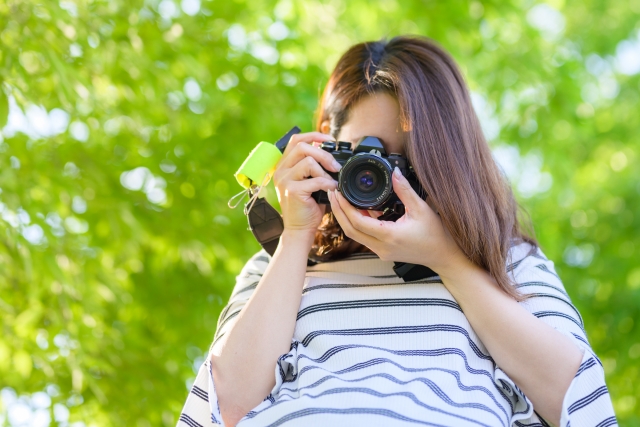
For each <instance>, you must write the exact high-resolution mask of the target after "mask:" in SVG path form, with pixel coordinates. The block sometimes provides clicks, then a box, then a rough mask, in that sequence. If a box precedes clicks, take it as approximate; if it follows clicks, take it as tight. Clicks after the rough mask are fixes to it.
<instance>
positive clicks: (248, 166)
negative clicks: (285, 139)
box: [234, 141, 282, 188]
mask: <svg viewBox="0 0 640 427" xmlns="http://www.w3.org/2000/svg"><path fill="white" fill-rule="evenodd" d="M281 157H282V153H281V152H280V150H279V149H278V148H277V147H276V146H275V145H273V144H271V143H269V142H264V141H262V142H261V143H259V144H258V145H256V147H255V148H254V149H253V150H251V152H250V153H249V155H248V156H247V158H246V159H245V160H244V162H243V163H242V165H240V168H239V169H238V171H237V172H236V173H235V174H234V176H235V177H236V179H237V180H238V183H239V184H240V185H242V186H243V187H244V188H249V187H250V186H251V182H252V181H253V183H255V184H258V185H260V184H262V182H263V180H264V179H265V175H267V174H269V180H270V179H271V177H272V176H273V172H274V170H275V168H276V164H277V163H278V161H279V160H280V158H281Z"/></svg>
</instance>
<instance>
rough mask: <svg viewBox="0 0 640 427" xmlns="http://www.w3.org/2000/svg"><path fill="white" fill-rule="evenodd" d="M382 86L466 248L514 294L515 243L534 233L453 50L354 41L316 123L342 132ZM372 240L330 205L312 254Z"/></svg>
mask: <svg viewBox="0 0 640 427" xmlns="http://www.w3.org/2000/svg"><path fill="white" fill-rule="evenodd" d="M377 92H386V93H389V94H391V95H392V96H394V97H395V98H396V99H397V100H398V103H399V105H400V122H401V127H402V129H404V130H405V132H407V139H406V144H407V145H406V146H405V153H406V154H407V157H408V159H409V162H410V163H411V164H412V165H413V167H414V170H415V171H416V174H417V177H418V180H419V181H420V183H421V184H422V187H423V188H424V189H425V190H426V192H427V194H428V195H429V197H430V199H431V200H432V201H433V205H434V207H435V208H436V210H437V212H438V213H439V214H440V218H441V219H442V222H443V224H444V226H445V227H446V228H447V229H448V230H449V232H450V233H451V235H452V236H453V239H454V240H455V242H456V243H457V244H458V246H459V247H460V248H461V249H462V251H463V252H464V254H465V255H466V256H467V257H468V258H469V259H470V260H471V261H473V262H474V263H475V264H476V265H478V266H480V267H482V268H484V269H485V270H486V271H488V272H489V273H490V274H491V276H493V278H494V279H495V280H496V281H497V283H498V284H499V285H500V287H501V288H502V289H503V290H504V291H505V292H507V293H508V294H509V295H511V296H512V297H514V298H516V299H518V300H520V299H521V296H520V294H519V293H518V291H517V290H516V288H515V287H513V285H512V281H511V280H510V278H509V276H508V273H507V269H506V265H507V263H508V262H510V260H507V256H508V253H509V248H510V247H511V246H512V245H513V244H516V243H519V242H522V241H526V242H529V243H531V244H532V250H534V249H535V248H536V247H537V242H536V240H535V239H534V238H533V237H531V236H529V235H528V234H527V233H526V232H525V231H524V230H523V228H522V227H521V225H520V223H519V221H518V210H519V206H518V204H517V203H516V200H515V197H514V195H513V191H512V190H511V186H510V185H509V183H508V181H507V180H506V178H505V177H504V176H503V174H502V173H501V171H500V170H499V168H498V166H497V164H496V163H495V161H494V159H493V157H492V155H491V151H490V149H489V146H488V144H487V141H486V140H485V138H484V135H483V133H482V129H481V127H480V122H479V121H478V118H477V116H476V114H475V111H474V110H473V106H472V104H471V99H470V97H469V92H468V90H467V87H466V84H465V82H464V79H463V77H462V74H461V73H460V70H459V69H458V67H457V65H456V63H455V61H454V60H453V58H451V56H450V55H449V54H448V53H447V52H445V51H444V49H443V48H441V47H440V46H438V45H437V44H436V43H435V42H433V41H432V40H430V39H428V38H426V37H421V36H398V37H394V38H392V39H391V40H389V41H387V40H385V39H383V40H380V41H373V42H365V43H360V44H357V45H355V46H352V47H351V48H350V49H349V50H348V51H347V52H346V53H344V55H342V57H341V58H340V60H339V61H338V64H337V65H336V67H335V69H334V71H333V73H332V74H331V77H330V79H329V82H328V83H327V85H326V87H325V89H324V93H323V95H322V98H321V100H320V104H319V108H318V111H317V113H316V114H317V124H316V128H317V130H318V131H319V130H320V129H321V126H322V123H323V122H325V121H328V122H329V124H330V132H331V134H332V136H334V137H335V138H337V137H338V134H339V132H340V128H341V127H342V126H343V125H344V124H345V123H346V121H347V120H348V117H349V111H350V109H351V108H352V107H353V106H354V105H355V104H356V103H357V102H358V101H360V100H361V99H362V98H363V97H365V96H367V95H369V94H372V93H377ZM359 251H367V248H366V247H364V246H363V245H360V244H358V243H357V242H353V241H351V240H350V239H349V238H348V237H346V236H345V235H344V233H343V232H342V230H341V229H340V226H339V224H338V223H337V222H336V221H335V218H334V217H333V215H332V214H331V213H330V212H328V213H326V214H325V215H324V217H323V221H322V223H321V225H320V227H319V229H318V232H317V234H316V239H315V242H314V246H313V248H312V253H311V254H310V255H311V257H312V258H315V259H317V260H320V261H326V260H329V259H339V258H342V257H344V256H346V255H348V254H350V253H353V252H359Z"/></svg>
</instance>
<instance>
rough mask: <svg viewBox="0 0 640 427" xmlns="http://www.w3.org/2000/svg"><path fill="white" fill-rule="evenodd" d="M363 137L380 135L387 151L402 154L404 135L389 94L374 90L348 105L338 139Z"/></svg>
mask: <svg viewBox="0 0 640 427" xmlns="http://www.w3.org/2000/svg"><path fill="white" fill-rule="evenodd" d="M363 136H375V137H378V138H380V139H381V140H382V141H383V145H384V147H385V150H387V153H399V154H404V136H405V134H404V132H403V131H402V128H401V126H400V106H399V105H398V101H397V100H396V99H395V98H394V97H393V96H391V95H389V94H387V93H375V94H372V95H368V96H366V97H365V98H363V99H362V100H360V101H359V102H358V103H357V104H355V105H354V106H353V107H351V109H350V110H349V116H348V119H347V121H346V123H345V124H344V125H342V127H341V128H340V133H339V135H338V140H339V141H350V142H352V143H354V144H355V143H356V142H357V141H358V140H359V139H360V138H362V137H363ZM353 148H355V145H354V146H353Z"/></svg>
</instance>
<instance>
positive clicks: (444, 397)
mask: <svg viewBox="0 0 640 427" xmlns="http://www.w3.org/2000/svg"><path fill="white" fill-rule="evenodd" d="M318 130H319V132H311V133H304V134H299V135H296V136H294V137H292V138H291V141H290V143H289V145H288V146H287V149H286V150H285V153H284V156H283V157H282V159H281V160H280V162H279V163H278V166H277V168H276V171H275V174H274V177H273V179H274V184H275V186H276V189H277V192H278V198H279V200H280V206H281V209H282V214H283V219H284V228H285V230H284V232H283V234H282V236H281V237H280V241H279V245H278V248H277V250H276V252H275V253H274V255H273V257H271V256H269V255H268V254H267V253H266V252H265V251H260V252H258V253H257V254H256V255H255V256H254V257H252V258H251V259H250V260H249V262H248V263H247V264H246V265H245V267H244V268H243V270H242V272H241V273H240V274H239V275H238V276H237V283H236V286H235V289H234V291H233V294H232V296H231V299H230V301H229V304H228V305H227V307H226V308H225V309H224V310H223V312H222V314H221V316H220V320H219V323H218V329H217V332H216V338H215V340H214V343H213V344H212V347H211V352H210V357H209V358H208V360H207V361H206V362H205V363H204V364H203V366H202V368H201V370H200V372H199V374H198V376H197V378H196V381H195V384H194V386H193V389H192V392H191V393H190V395H189V398H188V399H187V403H186V404H185V409H184V411H183V413H182V414H181V417H180V421H179V423H178V424H179V425H188V426H195V425H211V423H212V422H213V423H222V424H223V425H225V426H227V427H229V426H234V425H238V426H239V427H240V426H242V427H244V426H267V425H274V426H275V425H291V426H294V425H295V426H299V425H300V426H302V425H304V426H337V425H350V426H360V425H362V426H365V425H366V426H370V425H385V426H390V425H394V426H395V425H410V424H419V425H430V426H435V425H438V426H467V425H469V426H471V425H480V426H511V425H518V426H522V425H537V426H540V425H548V424H554V425H560V426H563V427H565V426H569V425H573V426H574V427H576V426H596V425H597V426H611V425H616V424H617V422H616V419H615V415H614V413H613V409H612V405H611V400H610V397H609V394H608V391H607V388H606V385H605V382H604V372H603V369H602V367H601V364H600V362H599V360H598V358H597V357H596V355H595V354H594V353H593V351H592V350H591V348H590V346H589V344H588V342H587V339H586V336H585V332H584V327H583V324H582V319H581V318H580V315H579V313H578V312H577V311H576V309H575V307H573V305H572V304H571V302H570V299H569V297H568V295H567V294H566V292H565V291H564V288H563V286H562V283H561V281H560V279H559V278H558V277H557V275H556V274H555V272H554V267H553V262H551V261H549V260H547V259H546V258H545V256H544V255H543V253H542V252H541V250H540V249H539V248H538V247H537V244H536V242H535V240H534V239H533V238H532V237H530V236H528V235H527V234H526V233H525V232H524V231H523V230H522V229H521V227H520V225H519V224H518V221H517V204H516V202H515V200H514V196H513V193H512V191H511V189H510V187H509V185H508V183H506V181H505V179H504V177H503V176H502V175H501V173H500V172H499V169H498V168H497V166H496V164H495V163H494V160H493V159H492V156H491V153H490V150H489V147H488V145H487V143H486V141H485V140H484V137H483V135H482V132H481V129H480V125H479V123H478V120H477V117H476V115H475V113H474V111H473V108H472V105H471V102H470V99H469V94H468V91H467V88H466V86H465V83H464V81H463V78H462V76H461V74H460V72H459V70H458V68H457V67H456V65H455V63H454V61H453V60H452V59H451V57H450V56H449V55H448V54H447V53H445V52H444V51H443V50H442V49H441V48H440V47H438V46H437V45H435V44H434V43H433V42H432V41H430V40H429V39H426V38H422V37H395V38H393V39H391V40H390V41H388V42H386V41H379V42H369V43H362V44H358V45H355V46H353V47H352V48H350V49H349V50H348V51H347V52H346V53H345V54H344V55H343V56H342V58H341V59H340V61H339V62H338V64H337V66H336V68H335V70H334V72H333V73H332V75H331V78H330V80H329V82H328V84H327V86H326V88H325V91H324V94H323V97H322V101H321V104H320V108H319V117H318ZM362 136H376V137H378V138H379V139H380V140H381V141H382V142H383V145H384V146H385V149H386V151H387V153H398V154H402V155H405V156H406V157H407V158H408V159H409V161H410V162H411V164H412V165H413V167H414V169H415V171H416V174H417V177H418V179H419V182H420V184H421V185H422V187H423V188H424V189H425V190H426V193H427V194H428V195H429V197H427V198H426V200H423V199H422V198H420V197H419V196H418V195H417V194H416V193H415V191H414V190H413V189H412V188H411V186H410V185H409V183H408V181H407V179H406V178H404V177H403V176H402V175H401V174H400V173H394V174H393V179H392V181H393V182H392V185H393V189H394V191H395V192H396V193H397V195H398V197H399V198H400V199H401V201H402V202H403V203H404V205H405V207H406V213H405V215H404V216H403V217H402V218H400V219H399V220H398V221H396V222H389V221H380V220H378V219H376V218H377V217H378V216H379V215H380V212H368V211H359V210H357V209H356V208H354V207H353V206H351V205H350V204H349V203H348V202H347V201H346V199H344V197H343V196H342V195H341V194H340V193H339V192H338V191H335V190H336V188H337V186H336V182H335V181H334V180H333V179H331V177H330V176H329V174H328V173H327V171H332V172H336V171H338V170H339V166H340V165H338V164H336V163H334V162H333V158H332V156H331V155H330V154H329V153H327V152H325V151H323V150H319V149H317V148H316V147H315V145H317V143H318V142H321V141H325V140H327V139H336V140H340V141H351V142H352V143H356V141H358V140H359V138H360V137H362ZM318 190H325V191H327V192H328V193H329V200H330V206H325V205H318V204H317V203H316V202H315V200H314V199H313V198H312V197H311V193H313V192H314V191H318ZM308 258H312V259H315V260H316V261H321V262H319V263H318V264H316V265H314V266H312V267H307V260H308ZM393 261H401V262H407V263H413V264H421V265H426V266H427V267H430V268H431V269H432V270H433V271H435V272H436V273H437V274H438V276H434V277H431V278H428V279H424V280H419V281H412V282H406V283H405V282H402V281H401V280H399V279H398V277H397V276H396V275H395V274H394V272H393V269H392V266H393Z"/></svg>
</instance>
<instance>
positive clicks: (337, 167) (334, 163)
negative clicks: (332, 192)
mask: <svg viewBox="0 0 640 427" xmlns="http://www.w3.org/2000/svg"><path fill="white" fill-rule="evenodd" d="M333 167H334V168H335V169H336V171H339V170H340V169H342V165H341V164H340V163H338V161H337V160H334V161H333ZM396 167H397V166H396Z"/></svg>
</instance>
